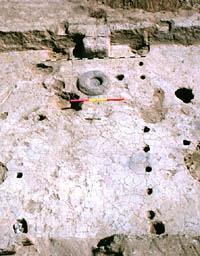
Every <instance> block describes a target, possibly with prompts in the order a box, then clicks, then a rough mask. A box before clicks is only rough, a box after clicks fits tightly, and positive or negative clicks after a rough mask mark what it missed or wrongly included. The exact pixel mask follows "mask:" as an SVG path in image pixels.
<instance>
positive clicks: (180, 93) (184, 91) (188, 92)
mask: <svg viewBox="0 0 200 256" xmlns="http://www.w3.org/2000/svg"><path fill="white" fill-rule="evenodd" d="M175 95H176V97H177V98H179V99H180V100H182V101H183V102H184V103H190V102H191V100H192V99H194V94H193V92H192V89H190V88H180V89H178V90H176V91H175Z"/></svg>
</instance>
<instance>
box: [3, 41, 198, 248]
mask: <svg viewBox="0 0 200 256" xmlns="http://www.w3.org/2000/svg"><path fill="white" fill-rule="evenodd" d="M199 54H200V47H199V46H188V47H184V46H176V45H171V46H168V45H163V46H152V47H151V51H150V53H149V54H148V55H147V57H144V58H123V59H121V58H120V59H104V60H101V59H92V60H71V61H66V60H61V61H58V62H55V63H54V64H53V66H54V72H53V73H52V74H47V73H44V72H42V71H39V70H38V69H37V68H36V64H37V63H39V62H42V61H45V60H47V59H49V53H48V52H47V51H38V52H31V51H29V52H21V53H15V52H13V53H2V54H0V59H1V61H0V67H1V69H0V70H1V71H0V77H1V80H0V83H1V91H0V97H1V98H0V99H1V101H4V99H5V97H6V95H8V94H9V93H10V94H9V95H8V96H9V97H8V98H7V99H6V100H5V101H4V102H3V104H1V106H0V110H1V112H8V117H7V119H5V120H0V161H1V162H3V163H4V164H6V166H7V168H8V170H9V171H8V177H7V179H6V180H5V182H4V183H2V184H1V186H0V201H1V205H0V216H1V218H0V223H2V225H0V234H1V236H2V237H4V242H5V243H6V239H7V240H9V239H11V238H12V237H14V236H15V234H14V232H13V227H12V225H13V224H14V223H15V222H16V219H20V218H25V219H26V220H27V223H28V227H29V234H30V235H32V236H43V237H48V236H52V237H60V238H67V237H77V238H86V237H87V238H88V237H95V236H107V235H111V234H113V233H121V232H124V233H129V234H134V235H142V234H146V233H148V232H149V222H148V220H147V211H148V210H153V211H155V212H156V219H158V220H160V221H162V222H163V223H164V224H165V228H166V232H167V233H169V234H188V235H196V234H198V233H199V229H200V210H199V209H200V203H199V197H200V184H199V183H198V182H197V181H196V180H194V179H193V178H192V177H191V176H190V174H189V173H188V171H187V169H186V167H185V164H184V160H183V158H184V153H185V152H186V150H188V149H189V150H193V149H194V148H195V147H196V145H197V143H198V141H199V132H200V121H199V99H200V91H199ZM140 61H143V63H144V65H143V66H139V62H140ZM89 70H100V71H103V72H104V73H105V74H106V75H107V76H108V78H109V79H110V88H109V90H108V92H107V94H106V95H104V96H111V97H125V98H126V99H127V100H125V101H122V102H105V103H100V104H97V103H85V104H84V105H83V110H81V111H75V110H72V109H68V110H61V109H60V108H59V107H58V106H57V105H56V104H55V97H56V96H55V95H54V92H53V91H51V92H50V91H48V90H46V89H45V88H44V87H43V86H42V83H43V81H45V79H47V78H49V77H52V76H53V77H56V78H59V79H62V80H63V81H64V82H65V87H66V88H65V90H66V91H73V92H76V93H77V94H79V95H80V96H82V97H84V95H83V94H81V93H80V92H79V91H78V90H77V89H76V80H77V78H78V76H79V75H80V74H82V73H83V72H87V71H89ZM118 74H124V76H125V78H124V80H122V81H118V80H117V79H116V76H117V75H118ZM141 75H145V76H146V79H144V80H142V79H141V78H140V76H141ZM180 87H187V88H188V87H190V88H192V89H193V93H194V100H192V103H189V104H185V103H183V102H182V101H181V100H180V99H178V98H177V97H176V96H175V94H174V92H175V90H177V89H178V88H180ZM156 88H161V89H162V90H163V91H164V96H165V97H164V107H165V108H166V109H167V112H166V115H165V119H164V120H162V121H161V122H158V123H155V124H153V123H151V124H147V123H145V122H144V120H143V119H142V118H141V113H140V109H141V107H142V106H148V105H149V106H150V105H151V103H152V100H153V93H154V89H156ZM38 114H44V115H46V117H47V119H45V120H43V121H38V119H37V118H38ZM85 118H94V120H92V121H89V120H86V119H85ZM95 118H96V119H97V120H95ZM98 119H100V120H98ZM144 126H148V127H149V128H150V131H149V132H148V133H144V132H143V128H144ZM183 139H187V140H190V141H191V144H190V145H189V146H184V145H183ZM146 144H148V145H149V146H150V151H149V152H148V153H145V152H144V151H143V148H144V146H145V145H146ZM148 165H150V166H152V172H150V173H145V167H146V166H148ZM17 172H22V173H23V177H22V178H20V179H19V178H16V175H17ZM148 187H152V188H153V194H152V195H147V193H146V190H147V188H148ZM5 223H6V224H5ZM5 237H6V239H5ZM0 239H1V238H0Z"/></svg>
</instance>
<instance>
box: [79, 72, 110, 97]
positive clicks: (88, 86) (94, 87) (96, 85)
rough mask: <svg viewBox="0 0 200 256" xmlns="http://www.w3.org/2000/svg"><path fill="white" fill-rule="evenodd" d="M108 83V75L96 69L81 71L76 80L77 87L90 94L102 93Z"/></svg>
mask: <svg viewBox="0 0 200 256" xmlns="http://www.w3.org/2000/svg"><path fill="white" fill-rule="evenodd" d="M108 85H109V80H108V77H107V76H106V75H105V74H104V73H103V72H101V71H98V70H94V71H88V72H86V73H83V74H82V75H81V76H80V77H79V79H78V81H77V87H78V89H79V90H80V91H81V92H83V93H84V94H86V95H90V96H95V95H101V94H104V93H105V92H106V91H107V89H108Z"/></svg>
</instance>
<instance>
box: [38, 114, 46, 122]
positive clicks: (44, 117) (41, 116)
mask: <svg viewBox="0 0 200 256" xmlns="http://www.w3.org/2000/svg"><path fill="white" fill-rule="evenodd" d="M45 119H47V117H46V116H45V115H43V114H40V115H38V118H37V120H38V121H43V120H45Z"/></svg>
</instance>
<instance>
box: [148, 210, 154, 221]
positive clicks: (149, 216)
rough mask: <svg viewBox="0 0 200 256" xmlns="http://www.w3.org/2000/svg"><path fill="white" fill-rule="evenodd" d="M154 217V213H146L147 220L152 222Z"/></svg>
mask: <svg viewBox="0 0 200 256" xmlns="http://www.w3.org/2000/svg"><path fill="white" fill-rule="evenodd" d="M155 216H156V214H155V212H154V211H148V212H147V218H148V219H150V220H152V219H153V218H154V217H155Z"/></svg>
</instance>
